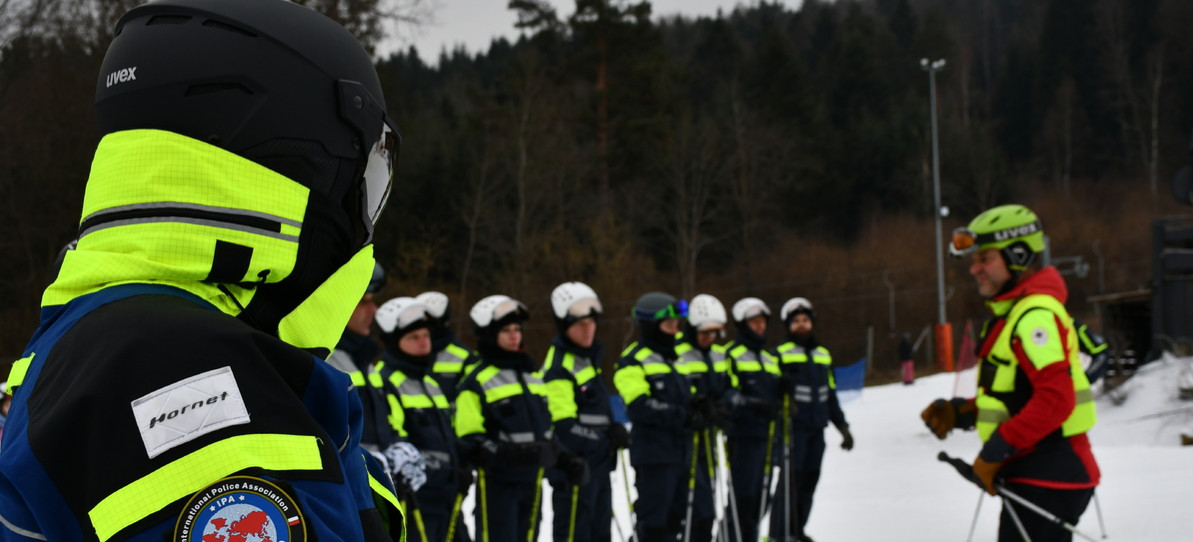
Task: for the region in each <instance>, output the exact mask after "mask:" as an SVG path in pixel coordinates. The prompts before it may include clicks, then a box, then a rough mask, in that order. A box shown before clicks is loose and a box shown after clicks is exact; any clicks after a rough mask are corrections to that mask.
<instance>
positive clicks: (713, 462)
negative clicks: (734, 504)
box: [703, 429, 725, 540]
mask: <svg viewBox="0 0 1193 542" xmlns="http://www.w3.org/2000/svg"><path fill="white" fill-rule="evenodd" d="M712 434H713V432H712V431H709V430H708V429H705V430H704V438H703V440H704V446H703V448H704V457H705V459H706V460H707V461H708V484H709V486H711V487H712V496H713V532H715V533H717V539H718V540H721V539H723V538H724V536H722V535H724V530H725V521H724V515H725V514H724V511H722V510H721V501H722V499H721V485H720V484H719V483H717V469H718V468H720V465H719V464H718V461H717V458H716V456H715V455H713V452H712ZM717 514H720V515H721V517H720V518H718V517H716V516H717Z"/></svg>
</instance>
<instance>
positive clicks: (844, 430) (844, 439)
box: [837, 423, 853, 452]
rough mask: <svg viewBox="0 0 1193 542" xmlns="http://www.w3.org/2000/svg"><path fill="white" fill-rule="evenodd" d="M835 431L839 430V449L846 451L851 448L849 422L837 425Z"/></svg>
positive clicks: (851, 439)
mask: <svg viewBox="0 0 1193 542" xmlns="http://www.w3.org/2000/svg"><path fill="white" fill-rule="evenodd" d="M837 431H840V432H841V449H843V450H845V451H846V452H848V451H850V450H852V449H853V433H850V432H849V424H847V423H843V424H841V425H838V426H837Z"/></svg>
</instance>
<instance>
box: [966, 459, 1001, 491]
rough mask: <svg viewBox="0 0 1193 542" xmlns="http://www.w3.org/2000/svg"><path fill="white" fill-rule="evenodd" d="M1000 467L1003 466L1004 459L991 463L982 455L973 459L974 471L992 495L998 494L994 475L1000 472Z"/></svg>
mask: <svg viewBox="0 0 1193 542" xmlns="http://www.w3.org/2000/svg"><path fill="white" fill-rule="evenodd" d="M1000 468H1002V461H996V462H993V463H991V462H989V461H986V460H984V459H982V456H980V455H979V456H978V457H977V458H976V459H974V460H973V473H974V474H975V475H977V477H978V479H979V480H981V481H982V485H983V486H986V493H989V494H991V495H997V494H998V492H997V491H995V489H994V477H995V476H996V475H997V474H998V469H1000Z"/></svg>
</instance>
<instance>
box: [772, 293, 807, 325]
mask: <svg viewBox="0 0 1193 542" xmlns="http://www.w3.org/2000/svg"><path fill="white" fill-rule="evenodd" d="M800 312H803V313H807V314H808V317H809V318H811V319H812V320H813V321H815V320H816V311H815V310H813V309H812V302H811V301H808V300H807V298H803V297H793V298H791V299H788V300H787V302H786V303H784V304H783V309H782V310H780V311H779V318H782V319H783V321H784V322H789V323H790V322H791V320H790V319H791V317H792V316H795V314H796V313H800Z"/></svg>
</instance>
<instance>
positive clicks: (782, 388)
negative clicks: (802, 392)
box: [779, 375, 795, 395]
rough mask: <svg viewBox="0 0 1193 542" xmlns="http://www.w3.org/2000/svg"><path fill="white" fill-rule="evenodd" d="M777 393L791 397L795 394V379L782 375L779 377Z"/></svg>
mask: <svg viewBox="0 0 1193 542" xmlns="http://www.w3.org/2000/svg"><path fill="white" fill-rule="evenodd" d="M779 393H781V394H783V395H792V394H794V393H795V377H793V376H791V375H783V376H780V377H779Z"/></svg>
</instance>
